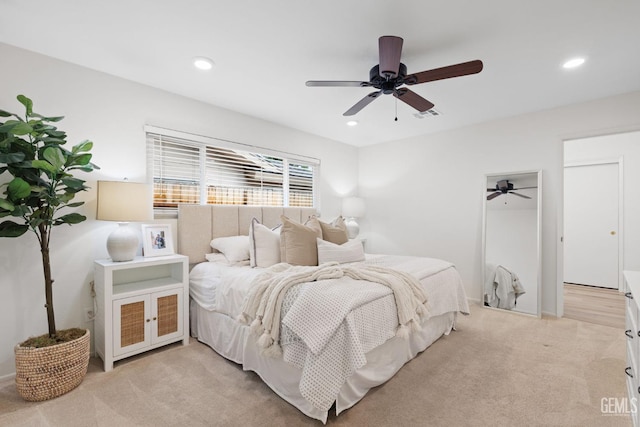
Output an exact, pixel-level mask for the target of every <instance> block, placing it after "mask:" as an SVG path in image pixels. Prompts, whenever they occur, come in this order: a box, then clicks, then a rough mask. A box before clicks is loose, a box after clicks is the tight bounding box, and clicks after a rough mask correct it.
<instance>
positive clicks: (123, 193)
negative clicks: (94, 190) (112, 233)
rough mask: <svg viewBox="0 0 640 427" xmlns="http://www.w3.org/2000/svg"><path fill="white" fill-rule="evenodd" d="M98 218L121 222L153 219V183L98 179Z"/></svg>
mask: <svg viewBox="0 0 640 427" xmlns="http://www.w3.org/2000/svg"><path fill="white" fill-rule="evenodd" d="M96 218H97V219H100V220H104V221H119V222H129V221H150V220H152V219H153V194H152V192H151V185H149V184H144V183H140V182H128V181H98V213H97V216H96Z"/></svg>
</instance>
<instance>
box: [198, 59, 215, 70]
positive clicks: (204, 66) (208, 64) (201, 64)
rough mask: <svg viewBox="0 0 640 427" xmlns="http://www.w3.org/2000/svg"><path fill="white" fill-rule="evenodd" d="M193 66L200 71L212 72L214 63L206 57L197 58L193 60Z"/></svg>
mask: <svg viewBox="0 0 640 427" xmlns="http://www.w3.org/2000/svg"><path fill="white" fill-rule="evenodd" d="M193 65H194V67H196V68H197V69H199V70H210V69H211V68H213V61H212V60H210V59H209V58H205V57H204V56H197V57H195V58H194V59H193Z"/></svg>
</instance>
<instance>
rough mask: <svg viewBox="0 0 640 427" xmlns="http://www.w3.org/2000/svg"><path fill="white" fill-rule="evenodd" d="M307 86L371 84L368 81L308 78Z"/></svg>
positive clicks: (359, 85)
mask: <svg viewBox="0 0 640 427" xmlns="http://www.w3.org/2000/svg"><path fill="white" fill-rule="evenodd" d="M306 85H307V86H311V87H313V86H335V87H366V86H371V83H369V82H355V81H340V80H309V81H307V83H306Z"/></svg>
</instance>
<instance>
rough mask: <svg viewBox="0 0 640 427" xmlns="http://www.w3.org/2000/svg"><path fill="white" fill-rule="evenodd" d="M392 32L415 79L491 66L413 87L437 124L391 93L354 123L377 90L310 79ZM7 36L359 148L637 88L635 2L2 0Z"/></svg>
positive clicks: (338, 73)
mask: <svg viewBox="0 0 640 427" xmlns="http://www.w3.org/2000/svg"><path fill="white" fill-rule="evenodd" d="M381 35H396V36H400V37H403V38H404V48H403V53H402V62H403V63H405V64H406V65H407V67H408V72H409V73H414V72H418V71H423V70H427V69H431V68H437V67H442V66H446V65H451V64H455V63H459V62H465V61H469V60H473V59H481V60H482V61H483V62H484V70H483V71H482V72H481V73H480V74H476V75H472V76H465V77H459V78H454V79H448V80H442V81H437V82H431V83H424V84H421V85H415V86H412V90H414V91H415V92H417V93H418V94H420V95H421V96H423V97H425V98H426V99H428V100H430V101H432V102H433V103H434V104H435V108H436V109H437V110H439V111H440V112H441V113H442V115H441V116H439V117H428V118H423V119H418V118H416V117H414V113H415V110H413V109H411V108H410V107H409V106H407V105H406V104H404V103H402V102H398V103H397V116H398V121H397V122H396V121H394V117H395V114H396V113H395V108H396V101H395V98H393V97H391V96H383V97H380V98H378V99H376V100H375V101H374V102H373V103H372V104H370V105H369V106H368V107H366V108H365V109H364V110H362V111H361V112H360V113H358V115H356V116H355V119H356V120H358V121H359V125H358V126H356V127H354V128H351V127H348V126H346V125H345V123H346V121H347V119H346V118H345V117H343V116H342V113H343V112H344V111H346V110H347V109H348V108H350V107H351V106H352V105H353V104H355V103H356V102H357V101H358V100H360V99H361V98H362V97H364V96H365V95H366V94H367V93H369V92H372V89H371V88H353V87H343V88H335V87H330V88H328V87H322V88H319V87H306V86H305V81H306V80H368V77H369V69H370V68H371V67H372V66H374V65H376V64H377V63H378V41H377V40H378V37H379V36H381ZM0 41H1V42H4V43H7V44H11V45H14V46H18V47H22V48H25V49H28V50H32V51H35V52H39V53H42V54H45V55H49V56H52V57H55V58H60V59H62V60H65V61H69V62H72V63H75V64H80V65H83V66H85V67H89V68H92V69H95V70H100V71H103V72H106V73H109V74H113V75H116V76H120V77H123V78H126V79H130V80H133V81H136V82H140V83H144V84H147V85H150V86H153V87H156V88H161V89H164V90H167V91H169V92H173V93H177V94H181V95H184V96H187V97H190V98H194V99H198V100H201V101H204V102H207V103H210V104H214V105H217V106H221V107H224V108H228V109H231V110H234V111H238V112H241V113H244V114H248V115H251V116H254V117H259V118H262V119H264V120H268V121H271V122H275V123H278V124H281V125H284V126H288V127H292V128H296V129H299V130H302V131H305V132H309V133H312V134H316V135H320V136H323V137H326V138H331V139H334V140H338V141H342V142H345V143H348V144H352V145H355V146H364V145H368V144H373V143H378V142H383V141H390V140H398V139H403V138H407V137H411V136H416V135H421V134H427V133H432V132H438V131H442V130H445V129H452V128H456V127H460V126H465V125H469V124H472V123H479V122H483V121H487V120H492V119H496V118H502V117H508V116H513V115H518V114H522V113H527V112H532V111H538V110H543V109H548V108H554V107H558V106H562V105H567V104H572V103H576V102H581V101H586V100H591V99H597V98H601V97H605V96H609V95H614V94H619V93H624V92H631V91H636V90H640V1H638V0H561V1H551V0H539V1H524V0H520V1H517V0H483V1H477V0H450V1H433V0H405V1H384V2H383V1H380V0H372V1H338V0H323V1H321V2H311V1H305V0H288V1H287V0H271V1H250V0H236V1H228V0H225V1H221V0H187V1H168V0H110V1H91V0H65V1H62V0H29V1H24V0H0ZM577 55H581V56H585V57H586V58H587V61H586V63H585V65H584V66H583V67H581V68H579V69H574V70H564V69H562V68H561V64H562V63H563V62H564V61H565V60H567V59H568V58H571V57H574V56H577ZM195 56H207V57H210V58H211V59H213V60H214V62H215V63H216V66H215V68H214V69H213V70H211V71H209V72H203V71H199V70H196V69H195V68H193V67H192V64H191V63H192V58H193V57H195ZM2 66H3V67H5V66H7V64H3V65H2Z"/></svg>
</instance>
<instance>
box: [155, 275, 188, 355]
mask: <svg viewBox="0 0 640 427" xmlns="http://www.w3.org/2000/svg"><path fill="white" fill-rule="evenodd" d="M182 298H183V291H182V288H180V289H172V290H168V291H162V292H154V293H153V294H151V303H152V305H153V310H152V312H153V316H152V318H151V320H152V322H151V336H152V338H151V341H152V344H158V343H161V342H163V341H169V340H174V341H175V339H176V338H180V337H181V336H182V331H183V327H184V325H183V322H182V319H183V318H184V316H183V304H182Z"/></svg>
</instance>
